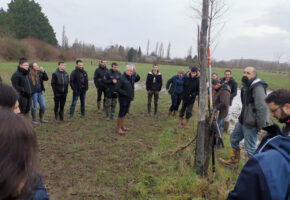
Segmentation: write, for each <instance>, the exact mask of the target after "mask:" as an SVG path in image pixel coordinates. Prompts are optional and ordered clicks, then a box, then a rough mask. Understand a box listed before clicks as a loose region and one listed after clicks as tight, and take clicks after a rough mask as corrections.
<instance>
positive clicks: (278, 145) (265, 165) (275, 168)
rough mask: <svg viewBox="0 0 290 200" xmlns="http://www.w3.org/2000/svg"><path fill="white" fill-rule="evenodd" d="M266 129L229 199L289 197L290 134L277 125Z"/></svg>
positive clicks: (246, 199)
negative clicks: (282, 131)
mask: <svg viewBox="0 0 290 200" xmlns="http://www.w3.org/2000/svg"><path fill="white" fill-rule="evenodd" d="M264 130H266V131H268V134H267V135H266V136H265V137H264V138H263V140H262V142H261V144H260V145H259V147H258V149H257V151H256V152H255V154H254V155H253V157H252V158H251V159H250V160H249V161H248V162H247V163H246V165H245V166H244V168H243V169H242V171H241V173H240V175H239V178H238V181H237V183H236V185H235V188H234V190H233V191H231V192H230V193H229V196H228V200H234V199H239V200H256V199H263V200H276V199H283V200H286V199H289V198H290V190H289V188H290V145H289V144H290V136H289V135H284V134H283V133H281V131H280V128H279V127H278V126H277V125H273V126H270V127H266V128H264Z"/></svg>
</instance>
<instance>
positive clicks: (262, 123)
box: [239, 77, 269, 130]
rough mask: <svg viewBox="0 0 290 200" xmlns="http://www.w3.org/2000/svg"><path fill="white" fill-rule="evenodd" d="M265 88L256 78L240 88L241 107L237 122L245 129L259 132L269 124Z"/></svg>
mask: <svg viewBox="0 0 290 200" xmlns="http://www.w3.org/2000/svg"><path fill="white" fill-rule="evenodd" d="M267 87H268V85H267V83H265V81H263V80H261V79H259V78H257V77H256V78H254V79H253V80H252V81H250V83H249V85H244V86H243V87H242V88H241V99H242V105H243V106H242V112H241V114H240V116H239V122H240V123H241V124H242V125H244V126H246V127H247V128H256V129H257V130H261V129H262V128H264V127H266V126H268V124H269V110H268V107H267V104H266V102H265V98H266V96H267V91H266V88H267Z"/></svg>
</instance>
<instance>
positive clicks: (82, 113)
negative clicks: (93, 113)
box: [81, 106, 86, 118]
mask: <svg viewBox="0 0 290 200" xmlns="http://www.w3.org/2000/svg"><path fill="white" fill-rule="evenodd" d="M81 115H82V118H85V117H86V110H85V106H81Z"/></svg>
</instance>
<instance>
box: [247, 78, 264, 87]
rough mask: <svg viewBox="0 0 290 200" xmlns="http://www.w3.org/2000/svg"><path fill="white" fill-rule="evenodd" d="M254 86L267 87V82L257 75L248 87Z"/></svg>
mask: <svg viewBox="0 0 290 200" xmlns="http://www.w3.org/2000/svg"><path fill="white" fill-rule="evenodd" d="M256 86H261V87H263V88H265V89H266V88H267V87H268V84H267V83H266V82H265V81H264V80H261V79H259V78H258V77H257V78H256V79H254V80H253V81H252V83H251V85H250V89H252V88H254V87H256Z"/></svg>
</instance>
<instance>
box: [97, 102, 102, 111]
mask: <svg viewBox="0 0 290 200" xmlns="http://www.w3.org/2000/svg"><path fill="white" fill-rule="evenodd" d="M97 106H98V113H101V101H98V102H97Z"/></svg>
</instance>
